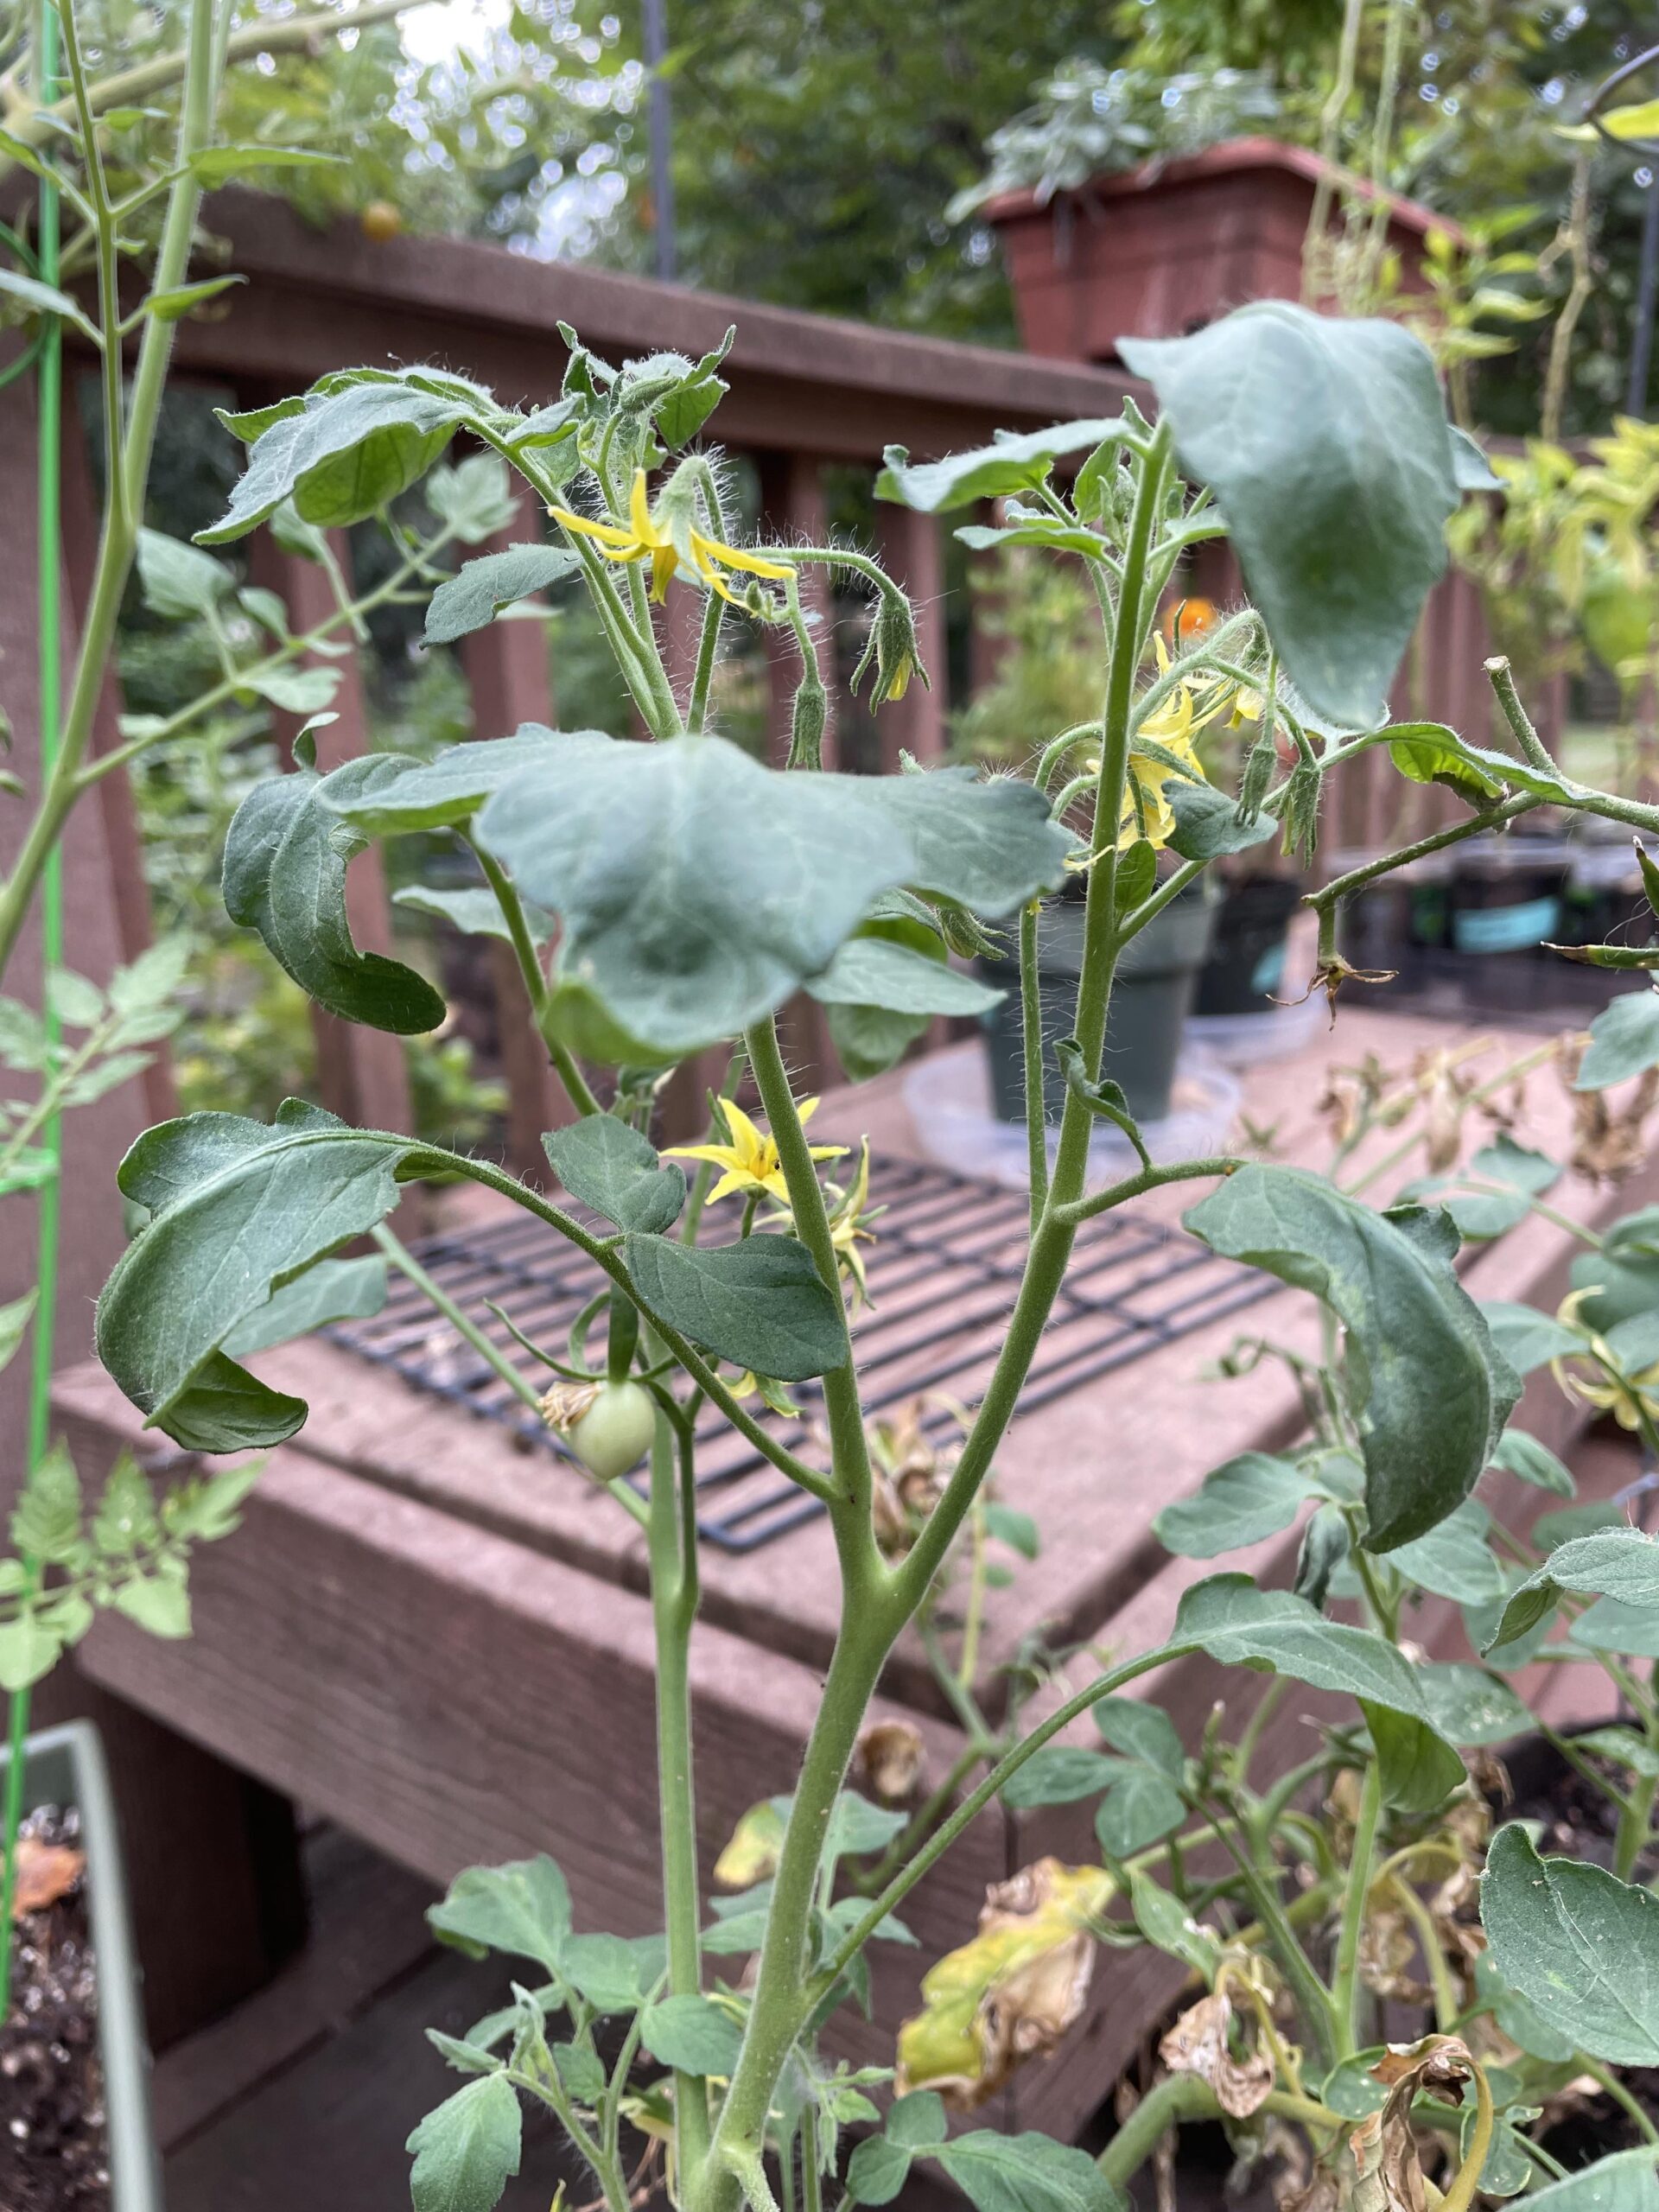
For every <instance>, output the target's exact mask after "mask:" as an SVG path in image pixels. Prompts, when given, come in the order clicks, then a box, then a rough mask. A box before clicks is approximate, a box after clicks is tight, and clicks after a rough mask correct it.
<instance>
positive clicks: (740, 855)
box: [437, 733, 1071, 1060]
mask: <svg viewBox="0 0 1659 2212" xmlns="http://www.w3.org/2000/svg"><path fill="white" fill-rule="evenodd" d="M523 735H524V733H521V739H522V737H523ZM437 765H438V766H440V767H442V763H439V764H437ZM760 823H764V824H765V835H764V836H758V835H756V825H757V824H760ZM475 834H476V835H477V836H479V837H480V840H481V842H483V843H484V844H485V845H486V847H487V848H488V849H490V851H492V852H493V854H494V855H495V857H496V858H497V859H498V860H499V861H501V862H502V863H503V864H504V866H505V868H507V870H508V872H509V873H510V874H512V877H513V879H514V881H515V882H516V884H517V886H518V889H519V891H520V893H522V894H523V895H524V896H525V897H526V898H529V899H533V900H534V901H535V902H536V903H537V905H538V906H543V907H544V908H546V910H547V911H548V912H550V913H556V914H558V915H559V916H560V917H561V918H562V919H563V923H564V934H563V942H562V944H561V948H560V957H559V973H560V977H561V980H562V982H563V983H564V985H565V986H566V988H567V990H568V991H569V994H570V995H571V1004H570V1014H571V1018H572V1020H573V1021H574V1020H575V1018H576V1013H577V1007H576V1000H577V998H578V996H579V995H591V997H592V999H593V1000H594V1001H597V1003H598V1007H599V1008H600V1009H601V1013H602V1014H603V1015H604V1016H605V1017H607V1019H608V1023H609V1025H610V1027H609V1033H608V1035H607V1034H605V1033H602V1032H601V1033H584V1032H582V1030H581V1029H580V1028H573V1029H572V1031H571V1035H570V1041H571V1042H572V1043H574V1044H575V1045H576V1046H578V1047H580V1048H582V1049H585V1050H590V1051H592V1052H594V1054H595V1056H596V1057H604V1058H620V1057H626V1058H633V1059H640V1060H645V1059H649V1058H652V1056H653V1055H654V1056H657V1057H658V1058H660V1057H663V1056H668V1057H678V1056H680V1055H682V1054H683V1053H684V1052H690V1051H693V1050H696V1049H697V1048H699V1047H701V1046H704V1045H707V1044H710V1043H713V1042H715V1040H717V1039H721V1038H723V1037H728V1036H732V1035H734V1034H736V1033H737V1032H738V1031H739V1030H741V1029H743V1028H745V1027H747V1025H748V1024H749V1023H751V1022H753V1021H754V1020H759V1019H760V1018H761V1016H763V1015H764V1014H768V1013H770V1012H771V1011H772V1010H773V1009H774V1008H775V1007H778V1006H779V1005H781V1004H782V1003H783V1001H784V1000H785V999H786V998H787V997H788V996H789V995H791V993H792V992H793V991H794V990H795V989H796V988H798V987H799V985H801V984H802V983H804V982H805V981H806V980H807V979H808V978H809V977H811V976H818V975H820V974H822V973H823V970H824V969H827V968H828V967H829V963H830V962H831V961H832V959H833V958H834V957H835V955H836V950H837V949H838V948H839V946H840V945H841V944H842V942H843V940H844V939H846V938H849V937H850V936H851V935H852V933H853V931H855V929H856V927H857V926H858V925H859V923H860V922H861V920H862V918H864V916H865V915H866V914H867V913H868V911H869V908H870V906H871V905H872V903H873V902H874V899H876V898H877V896H878V895H879V894H880V893H882V892H884V891H890V890H895V889H899V888H907V889H910V890H912V891H917V892H922V893H932V894H934V895H936V896H938V897H942V898H944V899H950V900H952V901H954V902H956V903H957V904H959V905H962V906H968V907H971V908H972V909H973V910H974V911H975V912H978V913H982V914H984V915H986V916H988V917H990V918H996V917H998V916H1001V915H1004V914H1007V913H1010V912H1013V911H1014V909H1015V908H1016V907H1018V906H1020V904H1021V903H1022V902H1023V901H1024V900H1025V899H1028V898H1030V897H1032V896H1033V895H1034V893H1036V892H1038V891H1039V890H1042V889H1045V888H1053V887H1058V883H1059V882H1060V880H1061V879H1062V877H1063V875H1064V873H1065V867H1064V863H1065V855H1066V853H1067V851H1068V850H1069V849H1070V845H1071V838H1070V835H1069V833H1068V832H1066V831H1065V830H1064V829H1060V828H1059V827H1058V825H1057V824H1055V823H1052V821H1051V820H1050V819H1049V815H1048V808H1047V804H1046V801H1045V800H1044V799H1043V798H1042V796H1041V794H1040V793H1039V792H1038V791H1034V790H1033V788H1032V787H1031V786H1030V785H1027V784H1021V783H1019V782H1016V781H1014V779H1011V778H1007V777H999V778H995V779H990V780H988V781H987V780H982V779H980V778H979V777H978V776H977V775H976V772H974V771H972V770H970V769H963V768H944V769H937V770H933V771H931V772H928V773H926V774H920V775H899V776H849V775H829V774H822V775H810V776H808V775H798V774H797V775H791V774H786V773H785V772H781V771H777V770H772V769H769V768H765V767H762V766H760V765H759V764H758V763H757V762H756V761H754V760H751V759H750V758H749V757H748V755H747V753H744V752H743V751H742V750H741V747H737V746H734V745H731V744H728V742H727V741H725V740H723V739H721V738H715V737H696V738H692V737H688V738H683V739H678V740H677V741H675V742H674V743H673V744H671V745H639V744H632V743H626V742H621V741H613V740H611V739H607V738H601V737H595V736H594V735H592V734H582V735H576V736H559V737H556V738H554V739H553V740H552V741H550V742H549V743H548V744H547V745H546V747H545V749H544V750H543V753H541V754H540V756H539V758H538V759H537V760H536V762H535V764H534V765H533V766H530V767H527V768H526V769H525V770H524V772H523V773H522V774H521V775H518V776H515V777H512V778H511V779H509V780H508V781H507V782H505V784H504V785H501V786H500V787H499V788H498V789H497V790H496V791H495V792H494V795H493V797H492V798H489V799H488V800H487V802H486V804H485V806H484V808H483V810H482V811H481V812H480V814H479V816H478V817H477V827H476V833H475Z"/></svg>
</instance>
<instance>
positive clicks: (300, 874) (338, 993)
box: [224, 753, 448, 1037]
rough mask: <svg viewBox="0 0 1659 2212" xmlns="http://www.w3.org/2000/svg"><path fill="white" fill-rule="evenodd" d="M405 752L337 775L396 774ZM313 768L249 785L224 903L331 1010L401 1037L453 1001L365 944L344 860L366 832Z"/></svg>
mask: <svg viewBox="0 0 1659 2212" xmlns="http://www.w3.org/2000/svg"><path fill="white" fill-rule="evenodd" d="M400 763H401V756H399V755H397V754H395V753H373V754H370V755H367V756H365V758H363V759H361V760H353V761H349V762H347V764H346V767H345V768H343V769H341V770H339V771H337V772H336V777H335V778H332V779H329V780H330V781H331V782H334V781H337V780H338V779H343V778H348V777H349V779H350V782H349V784H348V785H346V788H357V787H359V786H367V785H373V784H374V783H375V782H376V781H378V780H381V779H385V777H386V776H387V775H389V774H390V775H394V776H395V775H396V773H397V768H398V766H399V765H400ZM322 790H323V779H321V777H319V776H318V775H316V774H315V772H314V771H313V770H311V769H309V768H300V769H296V770H295V771H294V772H292V773H291V774H289V775H284V776H273V777H271V778H270V779H269V780H268V781H267V782H265V783H263V784H257V785H255V786H254V788H253V790H252V791H250V792H249V794H248V796H247V798H245V799H244V800H243V802H242V804H241V805H240V806H239V807H238V809H237V810H236V813H235V815H234V817H232V822H231V826H230V830H229V833H228V835H227V836H226V841H225V863H224V869H225V873H224V892H225V908H226V912H227V913H228V914H229V915H230V918H231V919H232V921H233V922H238V923H240V924H241V925H242V926H243V927H244V928H245V929H253V930H257V931H258V932H259V935H260V937H261V938H263V939H264V944H265V947H266V950H268V951H269V952H270V955H271V957H272V958H273V959H274V960H275V961H276V962H277V964H278V966H279V967H281V968H282V969H283V970H284V972H285V973H286V974H288V975H289V976H292V977H293V979H294V981H295V982H296V983H298V984H299V986H300V988H302V990H304V991H305V992H307V993H308V995H310V996H311V997H312V998H314V999H315V1001H316V1002H317V1004H318V1005H319V1006H321V1007H326V1008H327V1011H328V1012H329V1013H330V1014H340V1015H341V1016H342V1017H343V1018H344V1019H345V1020H347V1021H360V1022H365V1023H366V1024H368V1025H369V1026H370V1027H372V1028H376V1029H388V1030H391V1032H392V1033H394V1034H395V1035H397V1036H403V1037H407V1036H413V1035H416V1034H417V1033H420V1032H422V1031H424V1030H429V1029H435V1028H436V1027H438V1025H439V1024H440V1022H442V1020H443V1019H444V1016H445V1014H447V1013H448V1007H447V1006H446V1004H445V1002H444V999H443V996H442V993H440V992H438V991H435V990H434V989H433V988H432V986H431V984H430V983H429V982H427V980H426V978H425V977H424V976H419V975H416V972H415V970H414V969H412V968H407V967H405V966H404V963H402V962H401V961H398V960H389V959H387V958H385V956H384V955H382V954H380V953H378V952H359V950H358V949H357V947H356V945H355V944H353V941H352V932H351V924H350V922H349V920H348V919H347V916H346V862H347V861H348V860H349V859H350V858H351V856H352V854H353V851H354V850H356V849H358V848H359V844H360V840H359V839H357V838H356V837H355V836H354V835H353V832H351V831H350V830H348V829H346V826H345V825H344V823H342V822H341V821H340V817H339V815H338V814H337V813H335V812H334V811H333V810H332V809H331V808H330V807H329V806H328V805H327V804H324V802H323V799H322V797H321V793H322Z"/></svg>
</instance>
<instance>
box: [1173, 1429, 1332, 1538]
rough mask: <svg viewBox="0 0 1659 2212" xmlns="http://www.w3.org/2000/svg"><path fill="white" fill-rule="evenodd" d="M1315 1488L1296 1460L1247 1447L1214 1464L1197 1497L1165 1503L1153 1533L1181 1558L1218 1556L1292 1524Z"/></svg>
mask: <svg viewBox="0 0 1659 2212" xmlns="http://www.w3.org/2000/svg"><path fill="white" fill-rule="evenodd" d="M1311 1491H1312V1485H1311V1484H1310V1483H1309V1481H1308V1479H1307V1477H1306V1475H1305V1474H1304V1473H1303V1472H1302V1471H1301V1469H1300V1467H1299V1466H1298V1465H1296V1462H1295V1461H1294V1459H1281V1458H1279V1457H1278V1456H1277V1455H1276V1454H1274V1453H1273V1452H1241V1453H1240V1454H1239V1456H1238V1457H1237V1459H1229V1460H1226V1461H1225V1462H1224V1464H1223V1465H1221V1466H1219V1467H1216V1468H1212V1469H1211V1472H1210V1473H1209V1474H1207V1475H1206V1476H1205V1478H1204V1480H1203V1482H1202V1483H1201V1484H1199V1486H1198V1490H1197V1491H1195V1492H1194V1493H1193V1495H1192V1497H1182V1498H1177V1500H1176V1501H1175V1503H1173V1505H1166V1506H1165V1507H1164V1509H1163V1510H1162V1512H1160V1514H1159V1516H1158V1517H1157V1519H1156V1520H1155V1521H1154V1522H1153V1524H1152V1533H1153V1534H1154V1536H1156V1537H1157V1539H1158V1541H1159V1542H1160V1544H1162V1545H1163V1547H1164V1548H1165V1549H1166V1551H1171V1552H1173V1553H1174V1554H1175V1555H1176V1556H1177V1558H1179V1559H1216V1558H1217V1557H1218V1556H1219V1555H1220V1554H1222V1553H1223V1552H1231V1551H1238V1550H1240V1549H1242V1548H1243V1546H1244V1545H1246V1544H1259V1543H1262V1542H1263V1541H1266V1539H1267V1538H1268V1537H1269V1536H1276V1535H1279V1534H1280V1533H1281V1530H1283V1529H1288V1528H1289V1526H1290V1525H1291V1523H1292V1522H1293V1521H1294V1520H1295V1518H1296V1516H1297V1514H1298V1513H1299V1512H1300V1510H1301V1509H1302V1507H1303V1506H1304V1505H1305V1504H1306V1502H1307V1499H1308V1497H1309V1496H1310V1494H1311Z"/></svg>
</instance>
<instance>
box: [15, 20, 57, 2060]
mask: <svg viewBox="0 0 1659 2212" xmlns="http://www.w3.org/2000/svg"><path fill="white" fill-rule="evenodd" d="M36 41H37V45H36V52H37V55H38V61H37V67H38V70H39V75H40V85H41V99H43V100H49V99H52V97H53V95H54V92H55V89H56V86H57V81H58V22H57V17H56V16H55V15H54V12H53V10H52V7H51V5H50V4H49V0H43V4H42V6H41V11H40V21H39V27H38V29H37V32H36ZM51 171H52V156H51V154H50V152H49V151H48V152H43V154H42V157H41V176H40V181H39V184H38V186H37V188H36V189H37V197H38V204H39V207H40V228H41V235H40V270H41V282H42V283H47V284H53V285H55V284H56V283H57V281H58V243H59V241H58V190H57V186H56V185H55V184H54V181H53V180H52V174H51ZM35 390H36V394H37V402H36V405H37V422H36V433H37V437H38V445H37V448H36V454H35V460H36V467H37V478H38V483H37V489H36V493H35V533H36V535H35V564H36V575H35V589H36V592H37V594H38V598H39V607H40V632H39V641H38V652H37V656H36V666H37V683H38V687H39V696H40V750H41V776H42V779H45V778H48V777H49V776H50V774H51V772H52V767H53V764H54V761H55V760H56V758H57V751H58V717H59V711H60V691H61V684H62V659H61V654H62V645H63V640H62V635H61V625H60V619H59V617H60V599H59V585H60V579H61V575H62V562H63V537H62V512H61V500H60V480H61V467H62V452H61V433H62V402H63V325H62V323H61V322H60V321H59V320H58V318H57V317H56V316H55V315H51V316H48V318H47V319H46V321H45V323H44V325H43V327H42V329H41V339H40V349H39V353H38V354H37V356H36V364H35ZM62 964H63V855H62V852H61V850H60V848H59V847H57V846H56V845H54V847H53V849H52V851H51V853H50V855H48V859H47V862H46V866H45V868H44V870H43V871H42V874H41V976H42V979H43V982H45V984H46V985H47V988H44V989H43V991H42V994H41V1019H42V1020H43V1021H44V1023H45V1026H46V1034H47V1041H48V1046H54V1045H55V1044H56V1042H57V1038H58V1020H57V1014H56V1011H55V1009H54V1006H53V1003H52V992H51V989H50V988H49V983H50V978H51V976H52V974H53V971H54V969H58V968H60V967H61V966H62ZM41 1147H42V1149H43V1150H44V1151H45V1153H46V1154H47V1156H48V1167H47V1172H46V1174H45V1177H44V1179H43V1180H42V1181H41V1185H40V1192H39V1195H38V1198H37V1200H36V1204H37V1205H38V1208H39V1211H38V1214H37V1216H36V1222H37V1232H36V1233H37V1236H38V1240H39V1242H38V1249H37V1253H36V1258H35V1341H34V1347H33V1357H32V1360H31V1364H30V1368H29V1436H28V1440H27V1443H26V1446H25V1450H26V1453H27V1457H26V1459H25V1461H24V1465H25V1467H26V1468H27V1469H29V1471H33V1470H34V1469H35V1467H37V1466H38V1465H39V1464H40V1462H41V1459H42V1458H43V1457H44V1455H45V1452H46V1446H47V1439H48V1434H49V1433H50V1428H51V1421H52V1352H53V1345H54V1341H55V1338H56V1320H57V1310H58V1217H59V1185H60V1175H61V1171H62V1166H63V1122H62V1117H61V1116H60V1115H59V1114H58V1113H55V1112H54V1113H52V1114H49V1115H48V1117H47V1121H46V1124H45V1127H44V1128H42V1130H41ZM22 1571H23V1573H24V1575H25V1576H26V1577H27V1578H29V1580H30V1581H31V1582H32V1581H33V1580H34V1579H35V1576H36V1575H37V1574H38V1573H39V1567H38V1563H37V1562H36V1561H35V1560H33V1559H32V1558H29V1557H28V1556H25V1558H24V1559H23V1560H22ZM30 1690H31V1685H29V1684H28V1683H24V1684H23V1685H22V1688H18V1689H15V1690H13V1691H12V1693H11V1695H10V1701H9V1709H8V1726H7V1730H6V1742H7V1747H8V1750H9V1751H10V1758H9V1759H8V1761H7V1765H6V1789H5V1808H4V1814H3V1819H0V1851H3V1852H4V1853H5V1860H4V1865H3V1866H0V2023H3V2022H4V2020H5V2019H6V2018H7V2017H8V2015H9V2014H10V2011H11V1970H12V1903H13V1898H14V1896H15V1894H16V1881H17V1834H18V1830H19V1828H20V1827H21V1826H22V1811H23V1739H24V1738H25V1737H26V1736H27V1735H28V1733H29V1706H30V1702H31V1697H30Z"/></svg>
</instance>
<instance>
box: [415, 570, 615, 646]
mask: <svg viewBox="0 0 1659 2212" xmlns="http://www.w3.org/2000/svg"><path fill="white" fill-rule="evenodd" d="M581 566H582V563H581V562H580V560H578V558H577V557H576V556H575V554H574V553H569V552H563V551H560V550H556V548H555V547H553V546H551V545H509V546H507V547H505V549H504V550H502V551H501V552H499V553H485V554H481V555H480V556H479V558H478V559H477V560H476V561H468V562H467V563H466V564H465V565H464V566H463V567H462V568H461V569H460V570H458V571H457V573H456V574H455V575H453V576H451V577H450V579H449V581H448V583H442V584H440V585H439V586H438V588H437V589H436V591H435V592H434V593H433V594H432V599H431V603H430V604H429V607H427V610H426V642H427V644H428V645H453V644H454V641H455V639H457V638H465V637H467V636H468V635H470V633H471V632H473V631H474V630H482V629H484V628H485V627H486V626H487V625H488V624H489V623H491V622H493V621H494V620H495V618H496V616H497V615H498V614H499V613H500V612H501V609H502V608H503V607H511V606H512V605H513V604H514V603H515V602H516V601H518V600H521V599H528V598H530V597H531V594H533V593H535V592H538V591H545V590H546V589H547V588H548V586H549V585H550V584H556V583H563V582H564V580H565V578H566V577H567V576H572V575H575V574H576V572H577V571H578V570H579V569H580V568H581Z"/></svg>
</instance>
